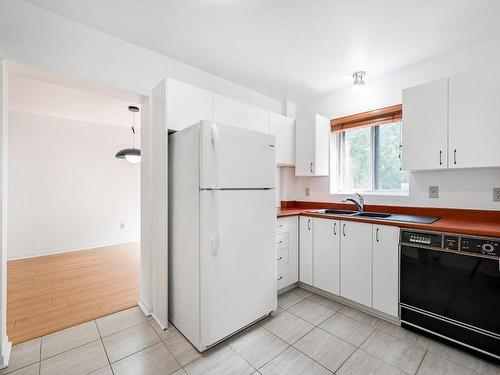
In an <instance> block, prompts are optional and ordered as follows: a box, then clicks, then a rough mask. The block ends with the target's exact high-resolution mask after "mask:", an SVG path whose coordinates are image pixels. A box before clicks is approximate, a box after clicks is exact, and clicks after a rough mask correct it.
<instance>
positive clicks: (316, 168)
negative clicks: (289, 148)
mask: <svg viewBox="0 0 500 375" xmlns="http://www.w3.org/2000/svg"><path fill="white" fill-rule="evenodd" d="M330 133H331V132H330V120H329V119H328V118H326V117H324V116H321V115H318V114H315V115H308V116H301V117H299V118H297V121H296V124H295V134H296V137H295V140H296V142H295V175H296V176H328V174H329V170H328V169H329V164H330V163H329V158H330Z"/></svg>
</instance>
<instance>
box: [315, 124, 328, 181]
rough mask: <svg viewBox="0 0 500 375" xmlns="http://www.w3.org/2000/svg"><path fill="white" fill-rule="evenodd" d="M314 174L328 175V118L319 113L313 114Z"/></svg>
mask: <svg viewBox="0 0 500 375" xmlns="http://www.w3.org/2000/svg"><path fill="white" fill-rule="evenodd" d="M314 123H315V128H316V129H315V132H314V146H315V147H314V168H313V169H314V175H315V176H328V175H329V174H330V171H329V166H330V134H331V127H330V120H329V119H328V118H327V117H324V116H321V115H315V116H314Z"/></svg>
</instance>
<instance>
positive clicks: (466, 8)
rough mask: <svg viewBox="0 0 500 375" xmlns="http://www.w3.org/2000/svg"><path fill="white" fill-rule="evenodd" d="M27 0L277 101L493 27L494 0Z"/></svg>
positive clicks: (373, 72) (499, 31)
mask: <svg viewBox="0 0 500 375" xmlns="http://www.w3.org/2000/svg"><path fill="white" fill-rule="evenodd" d="M27 1H28V2H30V3H32V4H35V5H38V6H40V7H43V8H45V9H47V10H50V11H53V12H55V13H58V14H60V15H62V16H65V17H68V18H70V19H73V20H75V21H78V22H81V23H83V24H86V25H88V26H91V27H94V28H96V29H99V30H102V31H104V32H106V33H109V34H111V35H114V36H116V37H119V38H121V39H124V40H127V41H129V42H132V43H135V44H138V45H140V46H143V47H145V48H148V49H151V50H154V51H157V52H159V53H162V54H164V55H167V56H170V57H172V58H175V59H177V60H180V61H182V62H184V63H187V64H190V65H193V66H196V67H198V68H200V69H202V70H205V71H207V72H210V73H213V74H215V75H218V76H220V77H223V78H226V79H229V80H231V81H234V82H236V83H239V84H241V85H244V86H246V87H249V88H252V89H254V90H256V91H259V92H261V93H263V94H266V95H269V96H272V97H275V98H278V99H280V98H284V97H286V98H290V99H292V100H300V99H301V98H304V97H309V96H313V95H318V94H321V93H324V92H328V91H331V90H334V89H337V88H340V87H344V86H347V85H349V84H351V82H352V78H351V75H352V73H353V72H354V71H356V70H366V71H367V72H368V77H367V79H368V83H369V80H370V78H371V77H375V76H377V75H380V74H382V73H385V72H389V71H392V70H395V69H397V68H399V67H402V66H405V65H408V64H411V63H414V62H417V61H420V60H423V59H426V58H428V57H431V56H434V55H437V54H440V53H444V52H447V51H450V50H453V49H456V48H459V47H461V46H465V45H467V44H471V43H475V42H478V41H480V40H483V39H486V38H489V37H493V36H496V35H500V22H499V21H498V18H499V15H500V1H498V0H439V1H436V0H418V1H417V0H378V1H374V0H350V1H348V0H142V1H137V0H85V1H67V0H27ZM145 68H147V67H145Z"/></svg>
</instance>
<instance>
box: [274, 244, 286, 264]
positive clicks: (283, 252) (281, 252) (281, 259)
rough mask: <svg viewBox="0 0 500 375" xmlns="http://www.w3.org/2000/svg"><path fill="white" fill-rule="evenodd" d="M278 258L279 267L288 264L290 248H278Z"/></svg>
mask: <svg viewBox="0 0 500 375" xmlns="http://www.w3.org/2000/svg"><path fill="white" fill-rule="evenodd" d="M276 260H277V262H278V267H280V266H284V265H285V264H288V248H287V249H281V250H278V254H277V256H276Z"/></svg>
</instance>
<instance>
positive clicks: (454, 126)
mask: <svg viewBox="0 0 500 375" xmlns="http://www.w3.org/2000/svg"><path fill="white" fill-rule="evenodd" d="M485 73H486V74H485V75H484V77H483V78H478V76H477V73H474V74H471V73H467V74H461V75H458V76H455V77H451V78H450V124H449V134H450V135H449V136H450V143H449V144H450V148H449V159H448V160H449V166H450V168H471V167H498V166H500V147H499V140H500V68H499V67H496V68H493V69H489V70H488V71H487V72H485Z"/></svg>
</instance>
